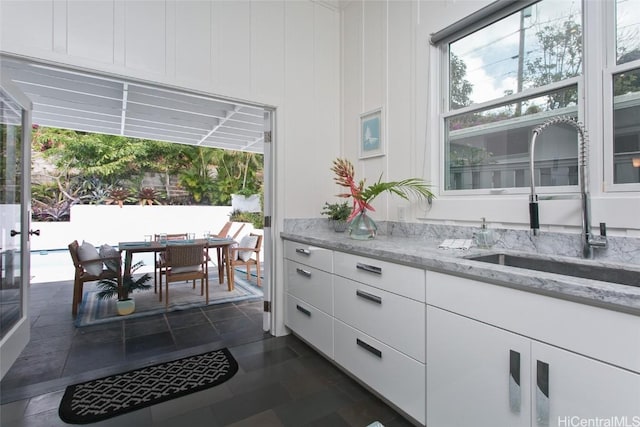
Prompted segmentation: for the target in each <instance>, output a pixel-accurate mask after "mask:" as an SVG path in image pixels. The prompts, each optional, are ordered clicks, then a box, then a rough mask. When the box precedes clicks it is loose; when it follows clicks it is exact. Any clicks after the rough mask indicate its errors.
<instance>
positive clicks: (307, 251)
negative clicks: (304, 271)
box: [296, 248, 311, 255]
mask: <svg viewBox="0 0 640 427" xmlns="http://www.w3.org/2000/svg"><path fill="white" fill-rule="evenodd" d="M296 253H299V254H302V255H311V251H310V250H308V249H303V248H296Z"/></svg>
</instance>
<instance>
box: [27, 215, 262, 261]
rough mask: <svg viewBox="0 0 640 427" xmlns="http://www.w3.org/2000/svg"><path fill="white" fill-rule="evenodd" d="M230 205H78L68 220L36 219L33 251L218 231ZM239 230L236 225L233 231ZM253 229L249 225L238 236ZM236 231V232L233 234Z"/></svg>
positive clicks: (115, 243)
mask: <svg viewBox="0 0 640 427" xmlns="http://www.w3.org/2000/svg"><path fill="white" fill-rule="evenodd" d="M231 210H232V208H231V207H230V206H155V205H154V206H139V205H125V206H123V207H119V206H117V205H109V206H104V205H74V206H72V207H71V218H70V221H68V222H32V223H31V228H32V229H34V230H36V229H39V230H40V235H39V236H32V237H31V250H32V251H39V250H49V249H66V248H67V245H68V244H69V243H70V242H72V241H73V240H77V241H78V242H80V243H82V241H83V240H86V241H87V242H90V243H92V244H93V245H94V246H96V247H98V246H100V245H102V244H104V243H107V244H109V245H112V246H115V245H117V244H118V242H126V241H142V240H144V236H145V235H154V234H159V233H167V234H178V233H195V234H196V237H202V236H203V234H204V232H205V231H209V232H211V233H214V234H215V233H217V232H219V231H220V230H221V229H222V226H224V225H225V223H226V222H227V221H229V214H230V213H231ZM232 231H233V232H235V231H236V228H235V227H234V229H233V230H232ZM251 231H253V225H251V224H246V225H245V226H244V228H243V229H242V232H241V234H240V235H239V236H238V238H240V237H242V236H244V235H246V234H249V233H250V232H251ZM232 234H233V233H232Z"/></svg>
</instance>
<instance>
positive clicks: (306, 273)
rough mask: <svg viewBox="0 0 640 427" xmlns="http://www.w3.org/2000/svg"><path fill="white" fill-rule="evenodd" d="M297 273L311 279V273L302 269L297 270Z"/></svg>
mask: <svg viewBox="0 0 640 427" xmlns="http://www.w3.org/2000/svg"><path fill="white" fill-rule="evenodd" d="M296 272H297V273H298V274H300V275H302V276H304V277H311V272H310V271H307V270H303V269H302V268H296Z"/></svg>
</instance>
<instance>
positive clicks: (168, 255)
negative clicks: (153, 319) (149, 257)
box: [160, 243, 209, 307]
mask: <svg viewBox="0 0 640 427" xmlns="http://www.w3.org/2000/svg"><path fill="white" fill-rule="evenodd" d="M206 248H207V246H206V244H204V243H194V244H189V243H175V244H168V245H167V248H166V251H165V252H164V253H165V259H164V263H163V265H162V267H161V273H160V277H161V279H160V280H162V275H164V277H165V295H164V300H165V307H168V306H169V285H170V284H171V283H175V282H182V281H193V283H194V286H195V281H196V280H200V295H204V296H205V301H206V303H207V304H209V267H208V263H207V261H206V260H205V259H204V257H203V256H202V253H203V252H204V251H205V250H206ZM160 301H162V284H160Z"/></svg>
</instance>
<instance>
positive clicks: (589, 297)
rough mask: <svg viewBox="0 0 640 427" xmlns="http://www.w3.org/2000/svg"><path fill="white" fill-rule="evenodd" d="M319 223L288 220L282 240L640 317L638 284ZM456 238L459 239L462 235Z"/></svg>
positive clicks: (628, 266) (424, 237) (428, 239)
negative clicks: (354, 235) (494, 260)
mask: <svg viewBox="0 0 640 427" xmlns="http://www.w3.org/2000/svg"><path fill="white" fill-rule="evenodd" d="M325 221H326V220H325ZM320 224H322V226H318V222H317V221H313V220H288V221H287V222H286V223H285V228H284V231H283V232H282V233H281V234H280V236H281V237H282V238H283V239H285V240H291V241H295V242H300V243H306V244H309V245H313V246H319V247H323V248H327V249H332V250H336V251H342V252H348V253H352V254H355V255H362V256H367V257H371V258H376V259H380V260H383V261H391V262H395V263H398V264H404V265H408V266H412V267H418V268H424V269H427V270H432V271H438V272H441V273H446V274H452V275H457V276H461V277H466V278H470V279H476V280H482V281H485V282H490V283H494V284H497V285H501V286H507V287H511V288H515V289H520V290H524V291H528V292H534V293H539V294H543V295H547V296H552V297H555V298H562V299H566V300H570V301H576V302H580V303H584V304H589V305H594V306H599V307H603V308H607V309H611V310H616V311H621V312H626V313H630V314H634V315H638V316H640V287H639V286H629V285H620V284H615V283H610V282H602V281H597V280H590V279H583V278H577V277H571V276H565V275H560V274H554V273H546V272H540V271H534V270H527V269H522V268H516V267H508V266H502V265H496V264H491V263H485V262H480V261H474V260H470V259H465V257H469V256H474V255H482V254H490V253H496V252H499V253H505V254H515V255H523V254H525V253H531V252H527V251H523V250H514V249H513V248H509V249H505V248H504V247H500V245H496V246H494V247H493V248H491V249H478V248H475V247H472V248H471V249H469V250H461V249H440V248H438V245H439V244H440V243H442V241H443V238H442V236H438V235H437V233H436V234H435V235H429V233H426V234H425V233H420V234H419V233H408V234H410V235H407V234H404V233H398V232H396V233H393V234H391V235H390V234H387V233H386V232H384V233H379V234H378V235H377V236H376V238H375V239H373V240H367V241H359V240H354V239H351V238H350V237H349V235H348V232H345V233H337V232H335V231H333V230H331V229H329V228H328V227H327V226H326V222H322V223H320ZM385 226H386V224H385ZM396 231H397V230H396ZM453 237H454V238H461V236H460V235H457V236H453ZM463 237H470V236H463ZM532 255H533V256H535V257H537V258H543V259H549V260H554V261H562V260H567V261H569V262H572V263H576V264H585V265H601V266H607V267H615V268H620V269H625V270H630V271H634V272H637V273H638V282H639V284H640V266H639V265H636V264H633V263H629V262H624V263H623V262H613V261H610V260H606V261H600V260H583V259H580V258H577V257H568V256H564V255H562V256H560V255H555V254H542V253H539V252H537V253H532Z"/></svg>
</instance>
